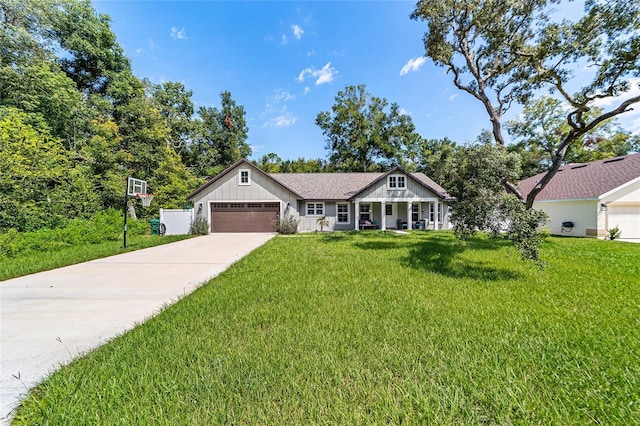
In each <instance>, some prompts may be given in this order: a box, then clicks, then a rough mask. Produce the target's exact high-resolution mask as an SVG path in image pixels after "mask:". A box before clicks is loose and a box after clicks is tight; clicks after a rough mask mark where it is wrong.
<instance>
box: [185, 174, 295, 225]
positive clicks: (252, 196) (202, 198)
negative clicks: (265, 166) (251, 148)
mask: <svg viewBox="0 0 640 426" xmlns="http://www.w3.org/2000/svg"><path fill="white" fill-rule="evenodd" d="M247 169H249V170H251V173H250V181H251V184H250V185H240V183H239V182H240V170H247ZM192 200H193V207H194V209H195V210H196V214H204V215H206V218H207V222H208V223H209V226H211V204H212V203H220V202H276V201H277V202H280V216H283V215H285V214H288V215H292V216H295V217H298V210H297V199H296V196H295V195H294V194H293V193H292V192H291V191H289V190H288V189H286V188H285V187H283V186H282V185H280V184H278V183H277V182H275V181H273V180H272V179H271V178H269V177H267V176H265V175H264V174H262V173H261V172H260V171H257V170H256V169H255V168H252V167H247V166H246V165H245V164H243V165H240V166H238V167H237V168H235V169H233V170H231V171H230V172H229V173H227V174H226V175H224V176H222V177H221V178H220V179H219V180H218V181H216V182H214V183H213V184H212V185H210V186H209V187H207V188H205V189H204V190H203V191H202V192H200V193H198V194H196V195H195V196H194V197H193V198H192Z"/></svg>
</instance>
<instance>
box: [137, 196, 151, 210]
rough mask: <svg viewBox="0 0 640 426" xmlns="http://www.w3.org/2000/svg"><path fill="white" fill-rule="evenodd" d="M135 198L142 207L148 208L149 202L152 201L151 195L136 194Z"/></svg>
mask: <svg viewBox="0 0 640 426" xmlns="http://www.w3.org/2000/svg"><path fill="white" fill-rule="evenodd" d="M136 198H138V199H140V201H142V206H143V207H149V206H150V205H151V200H153V194H136Z"/></svg>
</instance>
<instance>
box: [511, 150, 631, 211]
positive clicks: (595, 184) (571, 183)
mask: <svg viewBox="0 0 640 426" xmlns="http://www.w3.org/2000/svg"><path fill="white" fill-rule="evenodd" d="M543 175H544V174H543V173H541V174H538V175H535V176H532V177H530V178H527V179H524V180H522V181H520V185H519V187H520V191H521V193H522V195H523V196H525V197H526V196H527V195H528V194H529V192H531V190H532V189H533V187H534V186H535V185H536V183H538V182H539V181H540V179H541V178H542V176H543ZM638 177H640V153H638V154H631V155H626V156H623V157H616V158H608V159H606V160H598V161H593V162H591V163H573V164H567V165H566V166H562V167H561V168H560V171H558V173H557V174H556V175H555V176H554V177H553V179H551V181H550V182H549V183H548V184H547V186H546V187H545V188H544V189H543V190H542V191H541V192H540V193H539V194H538V196H537V197H536V201H545V200H575V199H593V198H598V197H600V196H601V195H603V194H606V193H607V192H609V191H611V190H613V189H616V188H618V187H619V186H621V185H624V184H625V183H627V182H630V181H632V180H634V179H636V178H638Z"/></svg>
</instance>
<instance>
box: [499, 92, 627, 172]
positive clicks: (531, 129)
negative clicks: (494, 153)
mask: <svg viewBox="0 0 640 426" xmlns="http://www.w3.org/2000/svg"><path fill="white" fill-rule="evenodd" d="M565 111H566V106H565V105H564V104H563V103H562V102H561V101H560V100H558V99H555V98H551V97H548V96H543V97H541V98H539V99H536V100H534V101H532V102H528V103H527V104H526V105H525V106H524V109H523V111H522V114H521V115H520V116H519V117H518V118H517V119H515V120H510V121H508V122H507V123H506V128H507V131H508V132H509V134H510V135H511V136H512V137H513V138H514V139H515V142H516V143H514V144H511V145H509V146H508V147H507V149H508V150H509V151H511V152H517V153H518V154H520V156H521V158H522V161H523V170H522V176H521V177H529V176H533V175H535V174H538V173H542V172H544V171H545V170H548V169H549V167H551V166H552V163H553V157H554V153H555V152H556V150H557V149H558V146H559V145H560V144H561V143H562V139H563V135H565V134H566V133H567V132H569V131H570V126H569V124H567V121H566V115H565ZM600 114H602V109H601V108H598V107H594V108H591V110H590V111H589V112H588V113H585V114H584V116H585V119H586V120H590V119H592V117H595V116H599V115H600ZM635 139H636V138H634V137H633V136H632V135H630V134H629V133H627V132H624V131H623V130H622V129H620V128H619V126H618V123H617V122H616V121H615V118H614V119H611V120H609V121H605V122H602V123H600V124H599V125H598V126H595V127H594V128H593V129H591V131H590V132H589V133H587V134H585V135H583V136H582V137H581V138H580V139H579V140H577V141H576V142H574V143H573V144H571V145H570V146H569V148H568V149H567V152H566V154H565V157H564V160H563V163H564V164H566V163H576V162H589V161H594V160H599V159H604V158H610V157H616V156H619V155H626V154H628V153H629V152H631V151H633V150H634V141H635Z"/></svg>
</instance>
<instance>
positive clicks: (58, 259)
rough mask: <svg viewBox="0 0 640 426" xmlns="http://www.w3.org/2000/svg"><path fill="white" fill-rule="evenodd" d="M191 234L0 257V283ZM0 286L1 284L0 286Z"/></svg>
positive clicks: (82, 245)
mask: <svg viewBox="0 0 640 426" xmlns="http://www.w3.org/2000/svg"><path fill="white" fill-rule="evenodd" d="M190 237H191V235H171V236H161V237H160V236H150V235H134V236H130V237H128V238H127V249H126V250H125V249H124V248H123V247H122V241H106V242H102V243H98V244H88V243H85V244H79V245H73V246H66V247H61V248H58V249H55V250H47V251H45V252H41V251H28V252H25V253H21V254H19V255H18V256H16V257H2V258H0V281H4V280H8V279H10V278H15V277H20V276H23V275H28V274H34V273H36V272H42V271H48V270H50V269H55V268H61V267H63V266H69V265H73V264H76V263H81V262H86V261H89V260H93V259H100V258H103V257H107V256H113V255H115V254H120V253H125V252H129V251H134V250H140V249H143V248H148V247H153V246H157V245H161V244H168V243H172V242H174V241H180V240H183V239H185V238H190ZM0 285H1V284H0Z"/></svg>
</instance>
